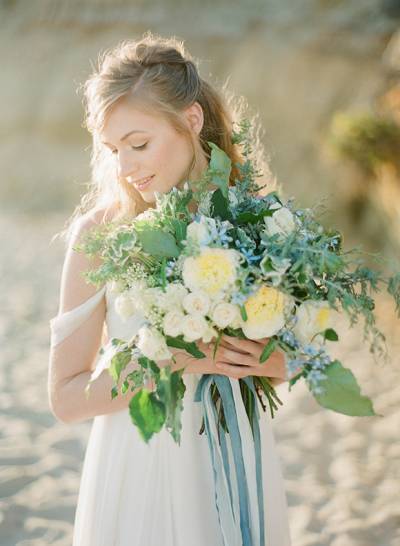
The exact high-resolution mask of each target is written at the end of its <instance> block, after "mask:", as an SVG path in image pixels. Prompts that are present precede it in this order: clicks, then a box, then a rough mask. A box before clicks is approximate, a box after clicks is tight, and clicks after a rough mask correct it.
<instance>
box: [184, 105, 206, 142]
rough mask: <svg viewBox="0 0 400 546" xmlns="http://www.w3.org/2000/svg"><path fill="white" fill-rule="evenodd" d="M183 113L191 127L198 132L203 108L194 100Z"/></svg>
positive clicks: (200, 127)
mask: <svg viewBox="0 0 400 546" xmlns="http://www.w3.org/2000/svg"><path fill="white" fill-rule="evenodd" d="M184 114H185V117H186V119H187V122H188V124H189V126H190V127H191V129H192V130H193V131H194V132H195V133H196V134H199V133H200V131H201V129H202V127H203V123H204V114H203V108H202V107H201V106H200V104H199V103H198V102H197V101H196V102H194V103H193V104H192V105H190V106H188V107H187V108H186V109H185V111H184Z"/></svg>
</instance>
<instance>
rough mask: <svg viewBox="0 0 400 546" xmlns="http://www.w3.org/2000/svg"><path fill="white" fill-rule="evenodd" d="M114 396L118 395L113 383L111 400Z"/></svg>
mask: <svg viewBox="0 0 400 546" xmlns="http://www.w3.org/2000/svg"><path fill="white" fill-rule="evenodd" d="M116 396H118V387H116V386H115V385H114V386H113V387H112V389H111V400H114V398H115V397H116Z"/></svg>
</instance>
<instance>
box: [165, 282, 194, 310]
mask: <svg viewBox="0 0 400 546" xmlns="http://www.w3.org/2000/svg"><path fill="white" fill-rule="evenodd" d="M188 293H189V290H188V289H187V288H186V287H185V286H183V284H181V283H172V284H168V285H167V288H166V291H165V292H161V295H160V299H159V301H158V302H157V305H158V307H159V308H160V309H162V310H163V311H166V312H168V311H172V310H174V309H181V308H182V300H183V298H184V297H185V296H186V295H187V294H188Z"/></svg>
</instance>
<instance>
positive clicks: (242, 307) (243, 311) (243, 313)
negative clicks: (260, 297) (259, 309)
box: [239, 305, 247, 322]
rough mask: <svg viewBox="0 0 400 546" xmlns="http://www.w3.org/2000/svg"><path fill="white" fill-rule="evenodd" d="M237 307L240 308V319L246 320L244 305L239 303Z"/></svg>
mask: <svg viewBox="0 0 400 546" xmlns="http://www.w3.org/2000/svg"><path fill="white" fill-rule="evenodd" d="M239 309H240V315H241V317H242V319H243V320H244V321H245V322H246V320H247V312H246V307H245V306H244V305H240V306H239Z"/></svg>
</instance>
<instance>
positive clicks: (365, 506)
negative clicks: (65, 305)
mask: <svg viewBox="0 0 400 546" xmlns="http://www.w3.org/2000/svg"><path fill="white" fill-rule="evenodd" d="M63 221H64V217H62V216H61V215H60V214H53V215H51V214H47V215H42V216H40V217H39V216H38V217H29V216H22V215H21V216H15V215H14V216H12V217H7V216H4V215H3V217H2V218H1V220H0V227H1V229H0V241H1V247H2V249H3V261H2V264H1V272H2V284H3V287H4V290H3V306H2V313H1V319H0V320H1V322H0V331H1V336H2V343H1V346H2V351H1V356H2V358H1V367H0V409H1V411H0V421H1V422H0V465H1V466H0V543H1V545H2V546H44V545H47V544H49V545H50V544H51V545H52V546H70V545H71V542H72V529H73V519H74V513H75V507H76V502H77V495H78V488H79V480H80V472H81V468H82V462H83V456H84V451H85V446H86V442H87V438H88V434H89V431H90V425H91V422H90V421H88V422H84V423H79V424H75V425H65V424H62V423H59V422H57V420H56V419H55V418H54V417H53V415H52V414H51V412H50V410H49V407H48V402H47V367H48V351H49V328H48V320H49V319H50V318H51V317H52V316H54V315H55V314H56V313H57V307H58V289H59V286H58V284H59V278H60V273H61V266H62V260H63V253H64V249H63V246H62V244H61V243H60V242H54V243H53V244H52V245H50V239H51V237H52V235H53V234H54V233H55V232H56V231H58V230H59V229H60V228H61V227H62V223H63ZM378 316H379V322H378V325H379V327H381V328H382V329H383V330H384V331H385V333H386V335H387V338H388V348H389V351H390V354H391V360H390V362H389V363H388V364H387V365H380V364H376V363H374V360H373V357H372V355H371V354H370V353H369V351H368V348H367V347H366V346H365V345H364V346H363V344H362V328H361V326H360V327H357V328H354V329H353V330H351V331H347V330H346V329H345V328H344V332H340V335H341V341H340V345H336V346H335V353H334V354H335V355H336V356H338V357H340V358H341V359H342V362H343V363H344V364H345V365H346V367H350V368H351V369H352V370H353V372H354V374H355V375H356V377H357V378H358V381H359V383H360V385H362V392H364V393H365V394H367V395H368V396H370V397H371V398H372V399H373V401H374V406H375V410H376V411H377V413H380V414H382V415H383V417H365V418H352V417H347V416H344V415H339V414H336V413H333V412H331V411H328V410H325V409H323V408H321V407H320V406H319V405H318V404H317V403H316V402H315V401H314V399H313V398H312V397H311V395H310V394H309V393H308V390H307V388H306V386H305V385H304V384H297V385H296V386H295V387H294V388H293V390H292V392H290V393H289V392H288V387H287V384H284V385H281V386H280V387H279V388H278V389H279V391H278V392H279V394H280V396H281V399H282V401H283V402H284V406H283V407H281V408H280V409H279V411H278V414H277V416H276V418H275V420H274V431H275V437H276V442H277V445H278V449H279V452H280V454H281V459H282V469H283V473H284V477H285V485H286V490H287V496H288V502H289V513H290V527H291V534H292V540H293V546H378V545H379V546H398V545H399V544H400V502H399V490H400V488H399V486H400V464H399V461H400V442H399V430H400V381H399V379H400V373H399V357H398V350H399V340H398V332H399V322H398V321H397V322H396V320H395V314H394V306H393V305H392V304H391V302H388V300H387V298H386V299H384V300H379V305H378ZM396 334H397V342H396V343H395V341H394V340H395V338H396ZM332 346H333V344H332ZM271 546H273V545H271Z"/></svg>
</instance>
